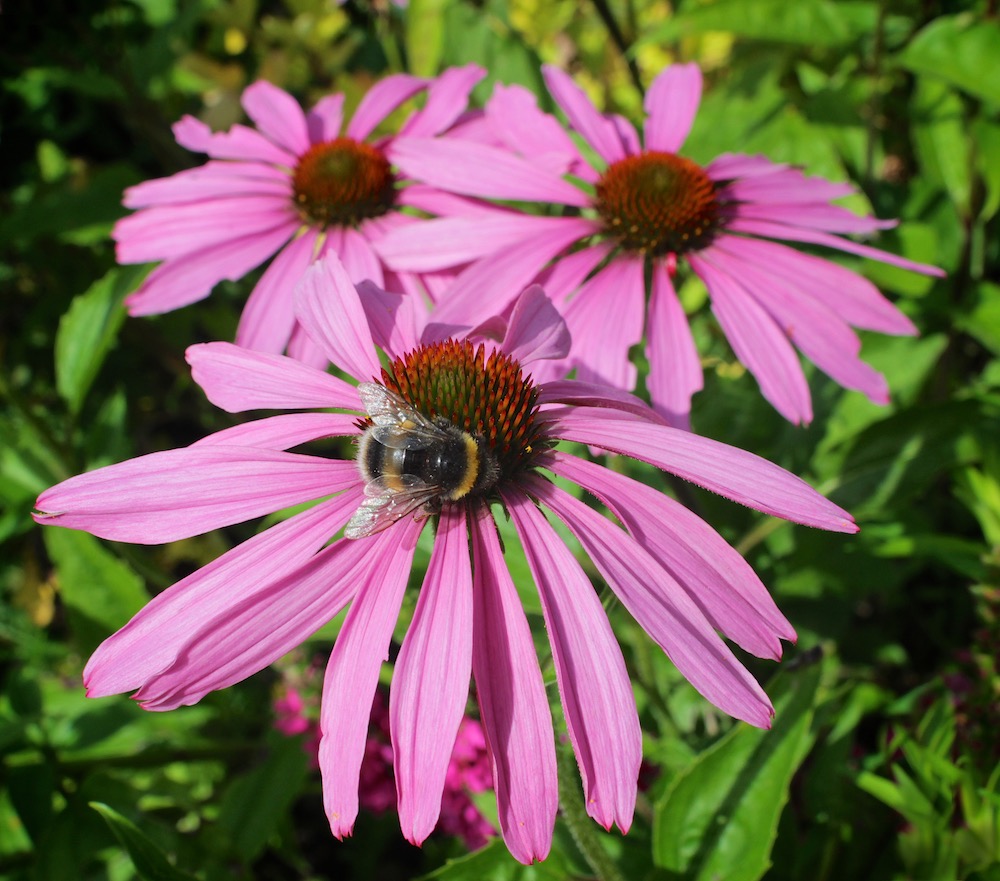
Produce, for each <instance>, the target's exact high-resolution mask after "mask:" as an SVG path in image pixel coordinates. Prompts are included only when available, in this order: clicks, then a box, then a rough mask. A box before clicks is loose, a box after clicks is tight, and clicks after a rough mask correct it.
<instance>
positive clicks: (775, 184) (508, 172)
mask: <svg viewBox="0 0 1000 881" xmlns="http://www.w3.org/2000/svg"><path fill="white" fill-rule="evenodd" d="M544 76H545V80H546V83H547V84H548V88H549V91H550V93H551V94H552V96H553V98H554V99H555V101H556V103H557V104H558V105H559V106H560V107H561V108H562V110H563V111H564V113H565V114H566V116H567V117H568V119H569V121H570V124H571V126H572V128H573V129H574V130H575V131H576V132H577V133H578V134H579V135H580V136H581V137H582V138H583V140H584V141H585V142H586V143H587V145H588V146H589V147H590V148H591V149H592V150H593V152H594V154H596V163H591V162H590V160H588V159H585V158H584V156H583V155H582V154H581V153H580V151H579V150H578V149H577V146H576V145H575V143H574V142H573V141H572V140H571V139H570V137H569V136H568V135H567V134H566V133H565V132H564V131H562V130H561V128H560V127H559V125H558V124H557V123H556V121H555V120H554V119H553V118H552V117H550V116H548V115H546V114H544V113H542V112H541V111H540V110H539V109H538V108H537V106H536V105H535V101H534V98H533V96H532V95H531V94H530V93H529V92H527V91H526V90H524V89H522V88H520V87H517V86H509V87H504V86H498V87H497V88H496V90H495V92H494V94H493V97H492V98H491V100H490V101H489V103H488V104H487V106H486V108H485V116H484V122H485V123H486V124H488V125H489V126H490V127H491V132H492V143H491V142H490V140H491V139H490V138H486V137H483V135H482V133H481V132H477V137H476V138H475V139H463V138H462V137H461V134H460V133H456V136H455V137H449V138H447V139H445V140H443V141H442V140H438V141H433V142H432V141H430V140H428V139H423V138H409V137H407V138H400V139H398V140H397V141H395V142H394V143H393V145H392V146H391V148H390V149H389V156H390V158H391V159H392V161H393V162H394V163H396V164H397V165H398V166H399V167H400V168H401V169H402V170H403V171H404V172H405V173H406V174H408V175H410V176H412V177H413V178H415V179H417V180H421V181H424V182H425V183H428V184H431V185H433V186H436V187H439V188H441V189H443V190H449V191H451V192H453V193H457V194H463V195H465V196H473V197H478V198H482V199H493V200H501V202H505V203H525V202H528V203H531V202H534V203H540V204H543V205H546V204H553V205H556V206H559V207H560V208H561V209H562V210H561V212H560V213H559V215H558V216H545V217H542V216H537V215H533V214H528V213H524V211H523V210H522V209H521V208H519V207H517V205H515V204H508V205H495V206H494V209H493V210H492V212H485V211H484V209H483V208H482V206H478V205H477V206H475V207H473V206H471V205H470V204H468V203H460V202H457V201H456V202H455V203H454V205H453V206H452V207H451V208H450V210H448V211H442V212H440V217H439V219H435V220H431V221H429V222H427V223H424V224H420V225H419V226H418V225H412V226H410V227H407V228H400V229H397V230H394V231H393V232H391V233H390V234H389V235H387V236H386V237H385V238H384V239H382V240H380V242H378V243H377V244H376V246H375V247H376V250H378V251H379V253H380V254H381V255H382V257H383V259H385V261H386V263H387V264H388V265H389V266H392V267H395V268H396V269H398V270H407V271H411V272H416V271H425V272H426V271H432V270H437V271H439V270H442V269H444V268H446V267H452V266H464V265H466V264H471V265H469V266H468V267H467V268H466V269H464V270H463V271H462V272H461V273H460V274H459V275H458V277H457V279H456V281H455V283H454V285H453V287H452V288H451V289H450V290H449V291H448V293H447V295H446V296H445V297H444V298H443V299H442V301H441V302H442V307H441V313H440V314H441V319H442V320H448V319H450V318H452V317H453V316H457V315H468V314H469V313H470V312H472V311H474V310H476V309H479V310H482V311H483V312H485V314H491V313H493V312H498V311H502V310H503V309H504V308H505V307H506V306H508V304H509V303H510V302H511V300H512V298H513V295H514V292H516V291H520V290H521V289H522V288H523V287H524V286H525V285H527V284H529V283H531V282H532V281H538V282H539V283H541V284H542V285H543V286H544V287H545V290H546V292H547V293H548V294H549V295H550V296H551V297H552V298H553V300H554V301H555V302H556V304H557V305H558V306H559V308H560V310H561V311H562V312H563V314H564V315H565V316H566V321H567V324H568V325H569V328H570V333H571V336H572V339H573V353H572V359H571V363H572V365H573V366H575V367H576V369H577V376H578V377H579V378H581V379H584V380H587V381H593V382H603V383H608V384H611V385H614V386H616V387H617V388H622V389H626V390H630V389H633V388H634V387H635V384H636V379H637V373H636V368H635V366H634V365H633V364H632V362H631V361H630V359H629V349H630V348H631V347H632V346H634V345H637V344H638V343H640V342H641V341H642V339H643V336H644V335H645V339H646V351H647V355H648V358H649V376H648V380H647V387H648V389H649V393H650V396H651V398H652V400H653V403H654V406H655V407H656V409H657V410H658V411H659V412H660V413H662V414H663V415H664V416H665V417H666V418H668V419H669V420H670V421H671V423H672V424H674V425H678V426H681V427H687V425H688V421H689V412H690V405H691V397H692V396H693V395H694V393H695V392H697V391H699V390H700V389H701V387H702V368H701V363H700V361H699V358H698V353H697V351H696V350H695V345H694V340H693V339H692V336H691V331H690V329H689V327H688V322H687V318H686V316H685V314H684V310H683V309H682V308H681V305H680V302H679V301H678V298H677V295H676V293H675V291H674V286H673V281H672V278H673V275H674V272H675V270H676V267H677V265H678V263H679V262H684V263H686V264H687V265H688V267H690V269H691V270H692V271H693V272H694V273H695V274H696V275H698V276H699V277H700V278H701V279H702V280H703V281H704V283H705V285H706V287H707V288H708V292H709V295H710V297H711V303H712V310H713V312H714V313H715V316H716V318H717V320H718V322H719V324H720V325H721V327H722V330H723V332H724V333H725V334H726V337H727V338H728V339H729V342H730V344H731V345H732V347H733V351H734V352H735V353H736V356H737V357H738V358H739V359H740V360H741V361H742V362H743V363H744V364H745V365H746V367H747V369H748V370H749V371H750V372H751V373H752V374H753V375H754V376H755V377H756V378H757V381H758V382H759V384H760V387H761V391H762V392H763V394H764V396H765V397H766V398H767V399H768V400H769V401H770V402H771V403H772V404H773V405H774V407H775V408H776V409H777V410H778V411H779V412H780V413H781V414H782V415H783V416H785V418H787V419H789V420H790V421H792V422H796V423H799V422H803V423H805V422H809V421H810V420H811V419H812V404H811V400H810V395H809V388H808V385H807V383H806V380H805V376H804V374H803V372H802V367H801V365H800V363H799V358H798V355H797V354H796V352H795V348H794V347H797V348H798V349H799V350H801V352H802V353H803V354H804V355H805V356H806V357H807V358H809V359H810V360H811V361H813V362H814V363H815V364H816V366H817V367H819V368H820V369H821V370H823V371H824V372H826V373H827V374H829V376H831V377H832V378H833V379H834V380H836V381H837V382H838V383H840V384H841V385H843V386H845V387H846V388H852V389H858V390H860V391H862V392H864V393H865V394H866V395H868V397H869V398H871V399H872V400H873V401H875V402H877V403H886V402H887V401H888V389H887V387H886V384H885V380H884V379H883V377H882V376H881V375H880V374H879V373H877V372H876V371H875V370H873V369H872V368H871V367H870V366H869V365H867V364H865V363H864V362H863V361H862V360H860V358H859V357H858V354H859V352H860V349H861V343H860V340H859V339H858V336H857V334H855V332H854V331H853V329H852V328H854V327H856V328H864V329H869V330H876V331H880V332H882V333H890V334H913V333H916V329H915V328H914V326H913V324H912V323H911V322H910V320H909V319H908V318H906V316H904V315H903V314H902V313H901V312H899V311H898V310H897V309H896V308H895V307H894V306H892V305H891V304H890V303H889V302H888V301H887V300H886V299H885V298H884V297H883V296H882V295H881V294H880V293H879V292H878V290H877V289H876V288H875V286H874V285H872V284H871V283H870V282H869V281H867V280H866V279H864V278H862V277H861V276H860V275H857V274H856V273H854V272H851V271H849V270H847V269H845V268H843V267H841V266H838V265H837V264H835V263H831V262H829V261H827V260H824V259H822V258H820V257H815V256H813V255H811V254H804V253H802V252H800V251H798V250H796V249H795V248H792V247H789V246H788V245H786V244H781V243H780V242H781V241H788V242H796V243H798V242H801V243H806V244H810V245H820V246H823V247H828V248H834V249H837V250H840V251H846V252H848V253H851V254H857V255H860V256H863V257H869V258H871V259H874V260H880V261H882V262H885V263H890V264H893V265H895V266H901V267H904V268H906V269H910V270H913V271H915V272H922V273H926V274H929V275H940V274H942V273H941V272H940V271H939V270H938V269H936V268H934V267H932V266H925V265H923V264H919V263H913V262H911V261H909V260H905V259H902V258H900V257H896V256H894V255H892V254H888V253H886V252H884V251H879V250H876V249H875V248H872V247H869V246H867V245H863V244H859V243H857V242H854V241H852V240H851V239H848V238H844V235H848V234H862V235H863V234H868V233H872V232H875V231H876V230H879V229H884V228H886V227H889V226H893V225H894V222H893V221H880V220H876V219H874V218H872V217H860V216H858V215H856V214H853V213H852V212H850V211H848V210H847V209H846V208H842V207H840V206H837V205H834V204H832V200H834V199H838V198H841V197H843V196H847V195H849V194H851V193H853V192H854V189H853V188H852V187H851V186H849V185H847V184H835V183H831V182H829V181H826V180H823V179H821V178H810V177H806V176H805V175H804V174H803V173H802V172H801V171H799V170H798V169H795V168H792V167H789V166H787V165H780V164H777V163H774V162H771V161H770V160H768V159H766V158H764V157H763V156H746V155H739V154H725V155H722V156H719V157H717V158H716V159H714V160H713V161H712V162H711V163H709V164H708V165H707V166H705V167H704V168H703V167H701V166H700V165H698V164H697V163H695V162H693V161H691V160H690V159H688V158H686V157H684V156H681V155H679V154H678V152H677V151H678V150H680V148H681V146H682V145H683V143H684V141H685V139H686V138H687V135H688V132H689V131H690V128H691V125H692V123H693V121H694V118H695V114H696V113H697V109H698V104H699V102H700V99H701V88H702V78H701V72H700V71H699V69H698V68H697V66H695V65H693V64H680V65H674V66H672V67H668V68H667V69H666V70H664V71H663V72H662V73H661V74H660V75H659V76H658V77H657V78H656V79H655V80H654V82H653V84H652V86H651V87H650V89H649V92H648V93H647V95H646V102H645V107H646V112H647V114H648V115H647V118H646V123H645V131H644V139H643V142H642V143H640V139H639V135H638V133H637V132H636V131H635V129H634V128H633V127H632V125H631V124H630V123H629V122H627V121H626V120H625V119H623V118H621V117H620V116H605V115H602V114H600V113H599V112H598V111H597V110H596V109H595V108H594V107H593V105H592V104H591V103H590V101H589V100H588V99H587V98H586V96H585V95H584V93H583V91H582V90H581V89H580V88H579V87H578V86H576V85H575V84H574V83H573V82H572V80H571V79H570V78H569V77H568V76H567V75H566V74H565V73H563V72H562V71H560V70H557V69H556V68H554V67H546V68H544ZM647 279H648V283H647Z"/></svg>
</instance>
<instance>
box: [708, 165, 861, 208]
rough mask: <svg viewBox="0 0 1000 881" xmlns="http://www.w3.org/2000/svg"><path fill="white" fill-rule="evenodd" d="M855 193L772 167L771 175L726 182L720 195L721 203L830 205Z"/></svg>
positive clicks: (794, 170)
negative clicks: (827, 203)
mask: <svg viewBox="0 0 1000 881" xmlns="http://www.w3.org/2000/svg"><path fill="white" fill-rule="evenodd" d="M710 168H711V166H710ZM713 179H714V175H713ZM856 192H857V190H855V188H854V187H852V186H851V185H850V184H846V183H835V182H833V181H829V180H826V179H825V178H822V177H806V176H805V175H804V174H803V173H802V172H801V171H800V170H799V169H797V168H783V167H782V166H780V165H775V166H774V173H773V174H762V175H757V176H756V177H749V178H738V179H737V180H731V181H728V182H727V183H726V184H725V186H724V189H723V190H722V191H721V193H720V196H721V197H722V198H723V200H724V201H733V202H765V203H782V204H791V203H795V202H829V201H830V200H831V199H841V198H843V197H844V196H850V195H853V194H854V193H856Z"/></svg>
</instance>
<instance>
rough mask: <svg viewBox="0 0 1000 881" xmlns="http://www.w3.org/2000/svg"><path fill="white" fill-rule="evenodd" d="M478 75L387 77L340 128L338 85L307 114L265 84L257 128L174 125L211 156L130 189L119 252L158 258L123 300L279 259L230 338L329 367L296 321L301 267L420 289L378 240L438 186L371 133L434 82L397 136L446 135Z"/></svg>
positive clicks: (161, 306)
mask: <svg viewBox="0 0 1000 881" xmlns="http://www.w3.org/2000/svg"><path fill="white" fill-rule="evenodd" d="M483 75H484V72H483V70H482V69H481V68H479V67H476V66H475V65H468V66H467V67H462V68H452V69H450V70H447V71H445V72H444V73H443V74H441V76H440V77H438V78H437V79H433V80H428V79H424V78H420V77H414V76H409V75H404V74H396V75H393V76H389V77H386V78H385V79H384V80H382V81H381V82H379V83H377V84H376V85H375V86H373V87H372V89H371V90H370V91H369V92H368V94H367V95H365V97H364V99H363V100H362V101H361V103H360V105H359V106H358V108H357V110H356V111H355V113H354V116H353V117H352V118H351V120H350V121H349V122H348V123H347V124H346V126H345V125H344V120H343V105H344V96H343V95H341V94H335V95H330V96H328V97H326V98H323V99H322V100H321V101H320V102H319V103H318V104H316V106H315V107H313V108H312V110H310V111H309V112H308V113H303V111H302V108H301V107H300V106H299V104H298V102H296V101H295V99H294V98H292V97H291V96H290V95H289V94H288V93H287V92H285V91H283V90H282V89H279V88H278V87H277V86H274V85H272V84H271V83H268V82H264V81H260V82H256V83H254V84H253V85H251V86H250V87H248V88H247V89H246V91H245V92H244V93H243V99H242V100H243V108H244V109H245V110H246V113H247V115H248V116H249V117H250V118H251V119H252V120H253V121H254V123H255V124H256V128H249V127H247V126H243V125H236V126H233V127H232V128H231V129H230V130H229V131H228V132H219V133H212V132H211V131H210V130H209V128H208V126H206V125H205V124H204V123H202V122H200V121H199V120H197V119H194V118H193V117H190V116H185V117H184V118H183V119H181V120H180V122H178V123H177V124H176V125H175V126H174V134H175V136H176V138H177V141H178V143H179V144H180V145H181V146H183V147H186V148H187V149H189V150H193V151H196V152H199V153H207V154H208V155H209V156H210V157H211V161H210V162H208V163H206V164H205V165H203V166H201V167H199V168H194V169H191V170H189V171H182V172H179V173H177V174H174V175H172V176H170V177H167V178H161V179H158V180H151V181H146V182H145V183H142V184H139V185H137V186H134V187H131V188H129V189H128V190H127V191H126V193H125V205H126V207H128V208H135V209H138V210H137V211H136V213H135V214H132V215H130V216H128V217H125V218H123V219H122V220H120V221H119V222H118V224H117V225H116V226H115V230H114V238H115V240H116V241H117V243H118V261H119V262H120V263H146V262H152V261H163V262H162V263H161V264H160V266H158V267H157V268H156V269H154V270H153V271H152V272H151V273H150V275H149V277H148V278H147V279H146V281H145V282H144V284H143V285H142V286H141V287H140V288H139V290H138V291H136V292H135V293H134V294H132V295H131V296H130V297H128V299H127V301H126V304H127V306H128V309H129V312H130V313H131V314H132V315H152V314H156V313H160V312H169V311H171V310H173V309H177V308H179V307H181V306H186V305H188V304H189V303H193V302H195V301H197V300H200V299H202V298H204V297H206V296H208V294H209V293H210V292H211V290H212V288H213V287H215V285H216V284H218V283H219V282H220V281H222V280H223V279H230V280H234V281H235V280H236V279H239V278H241V277H242V276H244V275H246V274H247V273H248V272H250V271H251V270H252V269H253V268H254V267H256V266H259V265H260V264H261V263H263V262H264V261H266V260H268V259H269V258H271V257H273V258H274V259H273V260H271V263H270V265H269V266H268V267H267V269H266V271H265V272H264V274H263V275H262V276H261V279H260V281H259V282H258V283H257V285H256V287H255V288H254V289H253V292H252V293H251V294H250V297H249V299H248V300H247V303H246V306H245V307H244V310H243V316H242V318H241V321H240V325H239V329H238V331H237V335H236V341H237V343H239V344H240V345H241V346H245V347H247V348H251V349H256V350H259V351H264V352H283V351H285V350H286V348H287V350H288V351H289V353H290V354H293V355H295V356H296V357H298V358H300V359H301V360H305V361H308V362H311V363H316V364H321V363H322V355H321V353H319V352H318V351H317V350H316V349H315V347H314V346H313V345H312V343H311V340H310V338H309V337H308V335H307V334H304V333H303V332H302V331H301V329H300V328H297V327H296V323H295V314H294V308H293V303H292V291H293V290H294V287H295V285H296V283H297V282H298V281H299V279H300V278H301V277H302V275H303V273H304V272H305V270H306V268H307V267H308V266H309V265H310V263H312V262H313V261H314V260H316V259H317V258H318V257H320V256H322V255H323V254H327V253H333V254H336V255H337V256H338V257H339V258H340V260H341V261H342V262H343V264H344V265H345V266H346V267H347V271H348V274H349V275H350V276H351V278H352V279H354V280H355V281H362V280H364V279H371V280H372V281H374V282H375V283H376V284H378V285H379V286H380V287H385V286H386V284H387V275H388V281H389V283H390V286H391V287H392V288H393V289H394V290H397V289H399V290H411V289H415V279H414V278H413V276H412V275H411V274H410V273H400V274H399V275H395V274H393V273H387V270H386V268H385V266H384V264H383V263H382V261H381V260H380V259H379V257H378V256H377V254H376V253H375V251H374V250H373V249H372V244H373V243H374V242H375V241H377V240H378V239H379V238H380V237H381V236H382V235H384V234H385V233H386V231H387V230H390V229H394V228H396V227H398V226H405V225H407V224H409V223H413V222H415V220H416V218H414V217H412V216H409V215H407V214H405V213H403V211H402V209H403V208H404V207H406V206H409V207H416V208H426V209H428V210H438V209H439V207H440V206H439V204H438V203H437V202H435V201H434V199H433V196H434V194H433V192H432V191H431V190H430V188H428V187H425V186H408V187H401V186H399V184H400V181H399V180H397V178H396V176H395V175H394V174H393V172H392V170H391V168H390V165H389V160H388V159H387V158H386V153H385V151H386V148H387V146H388V145H389V144H390V143H391V142H392V138H391V137H381V138H374V137H373V136H372V133H373V131H374V130H375V128H376V127H377V126H378V125H379V124H380V123H381V122H382V121H383V120H384V119H385V118H386V117H387V116H388V115H389V114H390V113H392V111H393V110H395V109H396V108H397V107H398V106H399V105H400V104H402V103H403V102H404V101H407V100H409V99H410V98H413V97H414V96H415V95H418V94H419V93H421V92H425V91H426V93H427V100H426V103H425V106H424V107H423V109H421V110H420V111H417V112H415V113H414V114H412V115H411V116H410V118H409V119H408V120H407V122H406V123H405V124H404V125H403V127H402V129H401V131H400V134H410V135H414V136H420V137H433V136H435V135H437V134H439V133H440V132H442V131H444V130H446V129H447V128H448V127H449V126H450V125H451V124H452V123H453V122H454V121H455V120H456V119H458V118H459V117H460V115H461V114H462V112H463V111H464V110H465V107H466V103H467V101H468V96H469V92H470V91H471V89H472V88H473V86H475V84H476V83H477V82H478V81H479V80H480V79H481V78H482V77H483ZM452 201H454V198H453V197H452Z"/></svg>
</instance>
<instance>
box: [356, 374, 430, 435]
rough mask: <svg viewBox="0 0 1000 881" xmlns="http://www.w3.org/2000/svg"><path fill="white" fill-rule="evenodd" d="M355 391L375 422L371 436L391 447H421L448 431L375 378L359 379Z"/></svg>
mask: <svg viewBox="0 0 1000 881" xmlns="http://www.w3.org/2000/svg"><path fill="white" fill-rule="evenodd" d="M358 394H359V395H360V396H361V401H362V403H363V404H364V405H365V411H366V412H367V413H368V416H369V418H370V419H371V421H372V422H373V423H374V424H373V426H372V437H374V438H375V440H377V441H378V442H379V443H380V444H383V445H385V446H387V447H390V448H391V449H394V450H423V449H426V448H427V447H429V446H431V444H433V443H435V442H440V441H442V440H448V435H447V434H445V433H444V432H442V431H441V429H440V428H438V427H437V426H436V425H435V424H434V423H433V422H431V421H430V420H429V419H427V418H426V417H425V416H423V415H422V414H420V413H418V412H417V411H416V410H414V409H413V408H412V407H411V406H410V405H409V404H408V403H407V402H406V401H404V400H403V399H402V398H401V397H399V395H397V394H395V393H394V392H391V391H389V389H387V388H386V387H385V386H384V385H379V384H378V383H377V382H362V383H361V384H360V385H358Z"/></svg>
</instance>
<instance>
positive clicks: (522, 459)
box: [382, 340, 545, 480]
mask: <svg viewBox="0 0 1000 881" xmlns="http://www.w3.org/2000/svg"><path fill="white" fill-rule="evenodd" d="M382 383H383V385H385V387H386V388H388V389H390V390H392V391H394V392H396V393H397V394H398V395H399V396H400V397H401V398H403V400H405V401H407V402H408V403H409V404H411V405H412V406H413V408H414V409H415V410H417V411H418V412H420V413H422V414H424V415H425V416H427V417H428V418H429V419H434V418H436V417H439V416H440V417H443V418H445V419H447V420H448V421H449V422H451V423H452V424H453V425H457V426H458V427H459V428H461V429H463V430H464V431H467V432H469V434H471V435H472V436H473V437H475V438H476V439H477V440H479V441H480V443H484V444H486V445H487V446H488V447H489V448H490V449H491V450H492V451H493V453H494V455H495V456H496V459H497V463H498V464H499V466H500V479H501V480H504V479H509V478H511V477H513V476H514V475H516V474H517V473H518V472H519V471H522V470H523V469H525V468H527V467H530V465H531V463H532V461H533V459H534V458H535V456H536V455H537V454H538V453H539V452H541V451H542V449H544V448H545V440H544V437H543V433H542V430H541V427H540V425H539V424H538V421H537V419H536V416H537V412H538V407H537V401H538V391H537V389H536V388H535V386H534V384H533V382H532V380H531V378H530V377H527V376H525V375H524V373H523V372H522V370H521V365H520V364H519V363H518V362H517V361H516V360H515V359H513V358H511V357H510V356H509V355H505V354H504V353H503V352H500V351H499V350H496V351H494V352H492V353H491V354H490V355H489V357H487V356H486V350H485V347H484V346H482V345H479V346H477V347H474V346H473V345H472V343H470V342H469V341H468V340H446V341H444V342H440V343H432V344H429V345H424V346H420V347H418V348H416V349H414V350H413V351H412V352H410V353H408V354H406V355H404V356H403V357H402V358H398V359H396V360H395V361H393V362H392V363H391V364H390V365H389V366H388V367H387V368H383V370H382Z"/></svg>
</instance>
